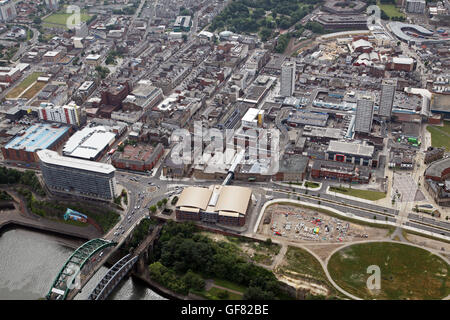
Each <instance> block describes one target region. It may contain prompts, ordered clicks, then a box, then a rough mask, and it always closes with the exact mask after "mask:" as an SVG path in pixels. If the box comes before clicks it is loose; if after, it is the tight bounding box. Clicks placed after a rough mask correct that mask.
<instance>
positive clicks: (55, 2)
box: [45, 0, 59, 10]
mask: <svg viewBox="0 0 450 320" xmlns="http://www.w3.org/2000/svg"><path fill="white" fill-rule="evenodd" d="M45 5H46V6H47V8H48V9H50V10H58V8H59V0H45Z"/></svg>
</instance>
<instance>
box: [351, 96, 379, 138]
mask: <svg viewBox="0 0 450 320" xmlns="http://www.w3.org/2000/svg"><path fill="white" fill-rule="evenodd" d="M373 107H374V98H373V96H370V95H360V96H358V99H357V102H356V119H355V131H356V132H362V133H370V132H371V130H372V120H373Z"/></svg>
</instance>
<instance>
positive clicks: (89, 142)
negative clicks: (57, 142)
mask: <svg viewBox="0 0 450 320" xmlns="http://www.w3.org/2000/svg"><path fill="white" fill-rule="evenodd" d="M115 138H116V134H115V133H114V132H110V131H109V130H108V129H107V128H106V127H104V126H96V127H86V128H84V129H83V130H80V131H77V132H75V133H74V134H73V135H72V136H71V137H70V138H69V140H67V142H66V144H65V145H64V149H63V154H64V155H66V156H71V157H76V158H83V159H93V158H95V157H96V156H97V154H98V153H99V152H101V151H102V150H104V148H105V147H106V146H107V145H111V144H112V143H113V142H114V140H115Z"/></svg>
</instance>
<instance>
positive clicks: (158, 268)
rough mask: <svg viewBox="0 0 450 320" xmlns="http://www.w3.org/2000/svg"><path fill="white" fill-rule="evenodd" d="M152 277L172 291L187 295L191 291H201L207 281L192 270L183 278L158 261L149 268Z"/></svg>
mask: <svg viewBox="0 0 450 320" xmlns="http://www.w3.org/2000/svg"><path fill="white" fill-rule="evenodd" d="M149 272H150V277H151V278H152V279H153V280H155V281H156V282H158V283H160V284H162V285H163V286H164V287H166V288H168V289H169V290H171V291H174V292H177V293H180V294H184V295H187V294H188V293H189V290H191V289H192V290H197V291H201V290H203V288H204V287H205V280H203V278H202V277H201V276H199V275H198V274H195V273H194V272H192V271H191V270H189V271H188V272H186V274H185V275H183V276H182V277H178V275H177V274H176V273H175V271H173V270H172V269H169V268H167V267H165V266H164V265H163V264H162V263H161V262H159V261H157V262H154V263H152V264H151V265H150V266H149Z"/></svg>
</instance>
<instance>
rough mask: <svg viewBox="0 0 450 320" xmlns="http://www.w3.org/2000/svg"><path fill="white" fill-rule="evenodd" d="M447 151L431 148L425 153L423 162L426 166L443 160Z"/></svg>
mask: <svg viewBox="0 0 450 320" xmlns="http://www.w3.org/2000/svg"><path fill="white" fill-rule="evenodd" d="M444 153H445V149H444V148H433V147H429V148H428V150H427V151H425V158H424V160H423V162H424V163H425V164H429V163H431V162H433V161H436V160H439V159H442V158H443V157H444Z"/></svg>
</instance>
